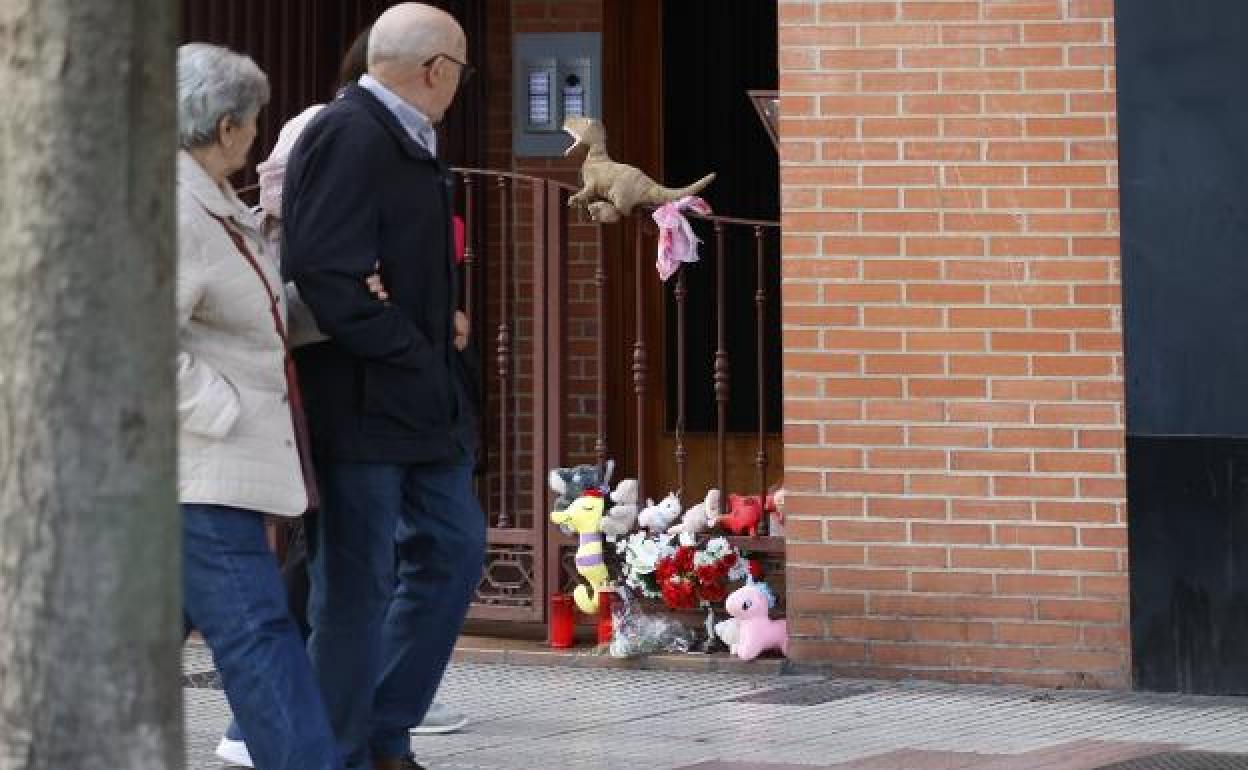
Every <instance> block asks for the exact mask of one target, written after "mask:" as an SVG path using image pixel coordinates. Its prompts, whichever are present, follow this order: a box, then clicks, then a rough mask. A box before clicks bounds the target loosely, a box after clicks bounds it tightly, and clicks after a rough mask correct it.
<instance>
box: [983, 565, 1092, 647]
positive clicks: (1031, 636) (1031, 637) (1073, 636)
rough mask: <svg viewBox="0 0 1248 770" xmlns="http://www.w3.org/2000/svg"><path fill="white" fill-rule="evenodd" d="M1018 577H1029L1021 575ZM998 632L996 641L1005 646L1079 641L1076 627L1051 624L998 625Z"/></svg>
mask: <svg viewBox="0 0 1248 770" xmlns="http://www.w3.org/2000/svg"><path fill="white" fill-rule="evenodd" d="M1003 577H1004V576H1003ZM1011 577H1015V576H1011ZM1017 577H1029V576H1021V575H1020V576H1017ZM996 630H997V635H996V641H998V642H1001V643H1003V644H1035V645H1046V646H1068V645H1072V644H1075V643H1076V642H1078V641H1079V629H1078V628H1077V627H1075V626H1068V625H1055V624H1050V623H998V624H997V626H996Z"/></svg>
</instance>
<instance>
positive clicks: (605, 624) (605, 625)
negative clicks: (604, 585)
mask: <svg viewBox="0 0 1248 770" xmlns="http://www.w3.org/2000/svg"><path fill="white" fill-rule="evenodd" d="M614 598H615V594H612V593H608V592H606V591H602V592H600V593H599V594H598V644H610V643H611V636H612V635H613V633H614V630H613V628H612V626H611V600H612V599H614Z"/></svg>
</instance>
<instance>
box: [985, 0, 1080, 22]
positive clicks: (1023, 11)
mask: <svg viewBox="0 0 1248 770" xmlns="http://www.w3.org/2000/svg"><path fill="white" fill-rule="evenodd" d="M984 18H985V19H1001V20H1006V19H1010V20H1023V19H1060V18H1062V2H1061V0H1010V1H1009V2H1005V3H1001V2H997V3H992V2H990V3H988V4H986V5H985V6H984Z"/></svg>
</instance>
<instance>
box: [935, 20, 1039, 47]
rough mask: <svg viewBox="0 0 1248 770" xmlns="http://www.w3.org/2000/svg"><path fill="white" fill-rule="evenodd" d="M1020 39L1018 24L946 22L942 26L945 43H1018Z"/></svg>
mask: <svg viewBox="0 0 1248 770" xmlns="http://www.w3.org/2000/svg"><path fill="white" fill-rule="evenodd" d="M1020 40H1021V36H1020V30H1019V28H1018V25H1016V24H946V25H944V26H943V27H942V28H941V42H942V43H944V44H945V45H958V44H961V43H1017V42H1020Z"/></svg>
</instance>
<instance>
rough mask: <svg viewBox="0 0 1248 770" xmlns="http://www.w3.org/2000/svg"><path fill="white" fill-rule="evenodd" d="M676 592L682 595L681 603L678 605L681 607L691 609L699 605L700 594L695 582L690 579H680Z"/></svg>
mask: <svg viewBox="0 0 1248 770" xmlns="http://www.w3.org/2000/svg"><path fill="white" fill-rule="evenodd" d="M676 592H677V594H679V596H680V604H679V605H677V606H678V607H679V608H680V609H682V610H691V609H693V608H694V607H697V606H698V596H697V592H696V591H695V590H694V587H693V583H690V582H689V581H688V580H682V581H680V582H679V583H677V584H676Z"/></svg>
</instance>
